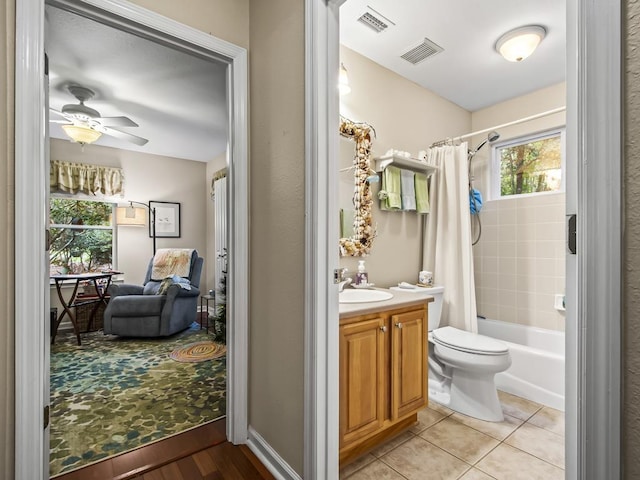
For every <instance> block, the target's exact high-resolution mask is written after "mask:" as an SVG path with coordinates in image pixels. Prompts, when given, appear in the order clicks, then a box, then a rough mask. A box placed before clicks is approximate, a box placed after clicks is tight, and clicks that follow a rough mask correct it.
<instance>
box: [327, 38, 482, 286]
mask: <svg viewBox="0 0 640 480" xmlns="http://www.w3.org/2000/svg"><path fill="white" fill-rule="evenodd" d="M340 61H341V62H343V63H344V66H345V68H346V69H347V70H348V73H349V84H350V86H351V93H350V94H348V95H344V96H342V97H340V113H341V115H343V116H345V117H347V118H349V119H351V120H353V121H356V122H367V123H369V124H370V125H371V126H373V128H374V129H375V132H376V137H375V138H374V139H373V144H372V157H379V156H381V155H384V154H385V153H386V152H387V150H389V149H394V150H402V151H407V152H410V153H411V154H412V155H413V156H414V157H417V155H418V152H419V151H420V150H426V149H427V148H428V147H429V145H431V143H433V142H435V141H437V140H440V139H443V138H447V137H451V136H454V135H460V134H463V133H466V132H468V131H469V128H470V127H471V115H470V113H469V112H468V111H466V110H464V109H463V108H461V107H459V106H457V105H455V104H453V103H451V102H449V101H448V100H445V99H443V98H442V97H439V96H438V95H436V94H435V93H433V92H431V91H429V90H427V89H425V88H423V87H421V86H419V85H417V84H415V83H413V82H410V81H408V80H407V79H405V78H403V77H401V76H399V75H398V74H396V73H394V72H392V71H390V70H388V69H386V68H384V67H382V66H380V65H379V64H377V63H375V62H372V61H371V60H369V59H368V58H366V57H363V56H362V55H359V54H358V53H356V52H354V51H353V50H350V49H349V48H347V47H344V46H341V47H340ZM340 151H341V155H340V168H346V167H349V166H351V165H352V161H353V155H354V143H353V142H351V141H350V140H347V139H344V138H341V139H340ZM371 166H372V168H373V166H374V165H373V162H372V165H371ZM339 182H340V206H341V207H343V208H345V207H348V206H350V205H352V203H351V198H352V196H353V171H348V172H342V173H340V174H339ZM380 185H381V183H380V182H378V183H373V184H372V192H373V195H374V199H375V200H374V209H373V221H374V224H375V225H376V227H377V237H376V238H375V240H374V242H373V247H372V249H371V255H369V256H368V257H366V258H365V259H364V260H365V261H366V266H367V271H368V273H369V281H370V282H373V283H375V284H376V285H377V286H381V287H385V286H392V285H397V284H398V282H401V281H408V282H417V281H418V272H419V271H420V270H421V269H422V268H421V267H422V215H419V214H417V213H415V212H386V211H382V210H380V208H379V202H378V201H377V195H378V191H379V190H380ZM351 208H352V207H351ZM337 219H338V213H336V221H337ZM360 259H361V258H360V257H344V258H343V259H342V260H341V265H342V266H343V267H347V268H348V269H349V272H350V273H349V275H351V274H353V273H354V272H356V271H357V265H358V260H360Z"/></svg>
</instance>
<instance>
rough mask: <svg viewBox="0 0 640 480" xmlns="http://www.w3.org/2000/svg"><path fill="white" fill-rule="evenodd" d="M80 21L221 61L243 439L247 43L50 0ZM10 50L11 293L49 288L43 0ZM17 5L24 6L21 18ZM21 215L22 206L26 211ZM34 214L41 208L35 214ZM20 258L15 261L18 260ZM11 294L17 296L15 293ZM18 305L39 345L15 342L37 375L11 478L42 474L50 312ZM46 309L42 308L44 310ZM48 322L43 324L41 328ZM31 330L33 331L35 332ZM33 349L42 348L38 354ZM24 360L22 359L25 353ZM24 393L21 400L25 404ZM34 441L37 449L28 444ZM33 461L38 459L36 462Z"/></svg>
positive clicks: (25, 338) (26, 332)
mask: <svg viewBox="0 0 640 480" xmlns="http://www.w3.org/2000/svg"><path fill="white" fill-rule="evenodd" d="M52 4H54V5H56V6H60V7H63V8H66V9H69V10H71V11H74V12H76V13H78V14H80V15H83V16H86V17H88V18H92V17H93V18H100V19H101V20H102V21H109V22H112V23H114V24H117V25H119V26H120V27H121V28H127V29H131V30H135V31H137V32H139V33H143V34H144V35H146V36H148V37H149V38H153V39H155V40H157V41H160V42H162V43H163V44H166V45H172V46H174V47H175V48H179V49H182V50H185V51H190V52H193V53H194V54H197V55H200V56H203V57H205V58H211V59H214V60H215V61H218V62H224V63H226V64H227V65H228V67H227V98H228V99H229V101H228V105H227V109H228V110H227V111H228V118H229V121H228V127H227V128H228V131H229V132H230V138H229V147H228V159H227V164H228V168H229V173H228V178H229V192H228V198H229V199H230V201H231V202H232V203H233V205H234V212H233V215H231V216H230V218H229V235H230V239H231V243H232V244H233V246H234V248H233V250H232V251H230V252H229V272H228V285H229V295H228V298H227V315H228V318H229V319H233V321H230V322H229V326H228V332H227V339H228V354H227V358H228V388H227V398H228V410H227V418H228V421H227V438H228V439H229V441H231V442H233V443H243V442H244V441H245V440H246V429H247V420H246V418H247V412H246V383H247V372H246V364H247V362H246V356H247V336H246V332H247V303H248V302H247V291H248V289H247V282H248V276H247V261H248V254H247V252H248V238H247V235H246V232H247V222H248V220H247V199H246V192H247V151H248V149H247V136H246V132H247V130H248V128H247V112H246V98H247V80H246V69H247V55H246V50H245V49H243V48H240V47H237V46H235V45H232V44H230V43H228V42H225V41H222V40H219V39H217V38H215V37H212V36H210V35H207V34H205V33H203V32H200V31H197V30H194V29H192V28H189V27H186V26H185V25H181V24H179V23H177V22H174V21H171V20H169V19H167V18H165V17H162V16H160V15H157V14H155V13H153V12H150V11H147V10H144V9H141V8H138V7H136V6H133V5H130V4H126V3H124V2H117V3H116V2H111V1H109V0H105V1H99V2H90V4H89V3H85V2H66V1H62V2H52ZM17 7H18V11H17V24H16V25H17V27H16V49H17V51H18V52H25V55H24V57H22V56H21V57H20V58H21V60H20V61H17V63H16V78H17V81H16V110H17V111H19V112H20V113H19V114H17V118H16V167H17V168H16V211H17V215H16V218H17V221H16V238H17V239H24V241H22V240H20V241H18V242H17V243H16V261H17V262H18V263H19V264H20V265H21V269H19V271H18V272H17V273H16V282H15V283H16V292H23V291H24V292H26V291H27V290H29V291H30V292H33V291H34V288H35V285H34V278H35V279H40V280H39V281H38V282H37V283H39V288H40V291H41V292H45V291H46V290H48V287H49V285H48V275H49V273H48V259H47V260H46V261H45V258H44V257H43V256H42V255H41V254H40V253H39V252H42V251H43V250H44V249H43V246H44V240H45V229H46V225H45V224H44V223H42V222H41V221H40V220H38V219H42V218H46V215H44V213H45V211H46V210H45V209H46V208H48V206H47V202H46V198H47V195H46V186H47V182H46V178H47V173H48V166H47V162H46V161H45V159H46V157H47V156H46V151H47V150H48V144H47V138H46V137H45V135H44V132H45V125H44V121H43V120H44V118H43V116H42V113H43V112H44V109H45V106H46V101H45V86H44V80H43V79H44V66H45V63H44V57H43V51H44V31H43V24H44V22H43V18H44V4H43V3H42V2H40V1H38V0H25V1H23V2H18V3H17ZM23 12H27V14H26V15H23ZM34 131H36V132H43V134H42V136H41V137H40V141H35V142H34V141H33V139H34V136H33V132H34ZM33 178H39V179H40V180H39V181H38V185H39V188H33ZM26 212H30V214H27V213H26ZM35 212H39V213H35ZM21 260H22V261H21ZM17 295H22V294H20V293H17ZM18 303H19V306H18V307H17V308H16V318H19V319H21V320H20V321H18V322H16V340H17V342H16V343H17V345H20V344H25V345H33V344H34V342H35V341H36V340H37V344H39V345H41V346H42V349H38V350H39V351H38V354H36V355H30V354H28V351H31V350H32V349H25V350H24V351H23V350H22V349H20V348H16V378H18V379H20V378H31V379H36V381H34V382H28V383H27V382H16V398H17V399H18V400H17V401H16V409H17V411H16V476H17V477H19V478H48V441H47V440H48V438H47V434H46V430H45V431H43V430H42V425H43V424H44V423H45V413H46V412H45V409H44V408H43V407H45V406H47V405H48V389H47V388H46V384H47V382H48V364H47V358H48V355H49V349H48V347H49V344H48V340H49V331H48V329H46V330H45V329H41V328H40V326H41V325H42V324H43V320H40V319H45V318H46V319H48V295H42V296H39V297H38V298H37V301H35V302H34V301H33V299H30V301H19V302H18ZM45 312H46V315H45ZM47 323H48V322H45V323H44V324H45V325H46V324H47ZM34 337H36V338H34ZM40 350H41V351H40ZM29 357H30V358H29ZM23 399H26V400H25V401H23ZM34 444H35V448H34ZM34 459H37V460H36V461H34Z"/></svg>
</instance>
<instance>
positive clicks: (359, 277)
mask: <svg viewBox="0 0 640 480" xmlns="http://www.w3.org/2000/svg"><path fill="white" fill-rule="evenodd" d="M368 283H369V277H368V275H367V271H366V270H365V268H364V260H360V261H359V262H358V273H357V274H356V285H367V284H368Z"/></svg>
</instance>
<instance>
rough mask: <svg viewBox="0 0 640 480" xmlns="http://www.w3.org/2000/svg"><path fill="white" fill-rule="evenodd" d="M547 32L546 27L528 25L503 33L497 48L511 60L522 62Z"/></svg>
mask: <svg viewBox="0 0 640 480" xmlns="http://www.w3.org/2000/svg"><path fill="white" fill-rule="evenodd" d="M546 34H547V31H546V30H545V29H544V27H541V26H539V25H528V26H526V27H520V28H516V29H515V30H511V31H509V32H507V33H505V34H504V35H502V36H501V37H500V38H499V39H498V41H497V42H496V50H497V51H498V52H499V53H500V55H502V56H503V57H504V58H505V59H506V60H509V61H510V62H521V61H522V60H524V59H525V58H527V57H528V56H529V55H531V54H532V53H533V52H534V51H535V49H536V48H538V45H539V44H540V42H541V41H542V39H543V38H544V37H545V35H546Z"/></svg>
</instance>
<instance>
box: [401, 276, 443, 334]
mask: <svg viewBox="0 0 640 480" xmlns="http://www.w3.org/2000/svg"><path fill="white" fill-rule="evenodd" d="M389 290H394V291H397V292H410V293H415V294H416V295H420V296H427V295H429V296H432V297H433V302H429V331H431V330H435V329H436V328H438V327H439V326H440V320H441V319H442V301H443V300H442V299H443V295H444V287H443V286H440V285H434V286H433V287H413V288H400V287H399V286H398V287H391V288H390V289H389Z"/></svg>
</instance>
